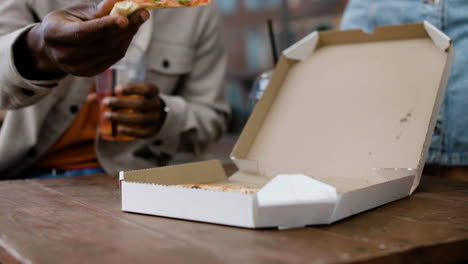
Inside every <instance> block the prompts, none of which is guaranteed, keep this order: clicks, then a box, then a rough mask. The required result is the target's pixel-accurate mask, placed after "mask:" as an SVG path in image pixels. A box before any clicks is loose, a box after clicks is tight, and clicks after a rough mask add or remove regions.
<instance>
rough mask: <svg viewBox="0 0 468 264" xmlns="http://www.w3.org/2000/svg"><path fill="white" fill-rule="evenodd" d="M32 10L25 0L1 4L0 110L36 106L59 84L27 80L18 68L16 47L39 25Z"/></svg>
mask: <svg viewBox="0 0 468 264" xmlns="http://www.w3.org/2000/svg"><path fill="white" fill-rule="evenodd" d="M31 10H32V8H31V7H30V5H29V3H28V2H27V1H25V0H2V1H0V62H1V63H0V83H1V86H0V109H17V108H21V107H25V106H28V105H31V104H34V103H36V102H38V101H39V100H41V99H42V98H43V97H44V96H46V95H47V94H48V93H49V92H50V87H54V86H57V84H58V80H48V81H35V80H27V79H25V78H23V77H22V76H21V74H19V72H18V70H17V67H16V65H15V60H14V56H13V49H14V43H15V42H16V41H17V39H18V38H19V37H21V36H22V35H23V34H25V33H26V32H27V31H28V30H29V29H30V28H31V27H32V26H34V23H35V22H37V21H35V18H34V15H33V12H31Z"/></svg>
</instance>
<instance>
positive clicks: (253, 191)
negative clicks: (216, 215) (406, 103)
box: [175, 184, 260, 194]
mask: <svg viewBox="0 0 468 264" xmlns="http://www.w3.org/2000/svg"><path fill="white" fill-rule="evenodd" d="M175 186H176V187H182V188H189V189H200V190H207V191H218V192H236V193H243V194H256V193H257V192H258V191H260V190H259V189H255V188H249V187H238V186H226V185H218V184H180V185H175Z"/></svg>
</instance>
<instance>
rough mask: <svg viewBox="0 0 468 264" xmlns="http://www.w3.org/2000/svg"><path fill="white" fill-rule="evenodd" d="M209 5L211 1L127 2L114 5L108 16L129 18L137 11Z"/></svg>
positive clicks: (161, 0) (165, 0) (141, 0)
mask: <svg viewBox="0 0 468 264" xmlns="http://www.w3.org/2000/svg"><path fill="white" fill-rule="evenodd" d="M210 3H211V0H187V1H178V0H159V1H157V2H156V1H152V0H146V1H145V0H127V1H120V2H117V3H115V5H114V8H112V11H111V13H110V14H111V15H123V16H129V15H131V14H133V13H134V12H135V11H137V10H139V9H156V8H174V7H194V6H200V5H207V4H210Z"/></svg>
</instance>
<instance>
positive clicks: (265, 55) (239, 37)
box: [204, 0, 347, 162]
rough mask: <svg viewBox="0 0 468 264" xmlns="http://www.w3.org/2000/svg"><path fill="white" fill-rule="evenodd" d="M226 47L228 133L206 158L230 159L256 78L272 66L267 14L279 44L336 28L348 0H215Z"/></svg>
mask: <svg viewBox="0 0 468 264" xmlns="http://www.w3.org/2000/svg"><path fill="white" fill-rule="evenodd" d="M217 3H218V6H219V8H220V10H221V13H222V15H223V22H224V25H223V26H224V38H225V43H226V49H227V51H228V53H229V59H230V60H229V68H228V74H227V83H226V87H225V88H226V93H227V95H228V98H229V101H230V104H231V107H232V119H231V121H230V124H229V132H228V134H227V135H226V136H225V137H224V138H223V139H222V140H221V141H220V142H219V143H218V144H217V145H216V146H213V148H211V149H210V151H209V153H207V154H206V156H205V157H204V158H217V159H221V160H222V161H225V162H227V161H229V154H230V152H231V150H232V148H233V146H234V144H235V142H236V140H237V138H238V136H239V134H240V132H241V131H242V128H243V127H244V125H245V122H246V121H247V119H248V117H249V115H250V113H251V111H252V104H251V100H249V96H250V94H251V91H252V85H253V83H254V81H255V79H256V78H257V77H258V76H259V75H260V74H261V73H262V72H264V71H266V70H269V69H272V68H273V67H274V63H273V59H272V53H271V48H270V39H269V34H268V27H267V20H268V19H272V20H273V25H274V31H275V39H276V42H277V45H278V50H279V52H281V51H282V50H283V49H285V48H287V47H289V46H290V45H291V44H293V43H294V42H296V41H298V40H299V39H301V38H302V37H304V36H306V35H308V34H309V33H311V32H312V31H314V30H330V29H338V27H339V24H340V21H341V15H342V13H343V11H344V8H345V6H346V3H347V0H235V1H233V0H217Z"/></svg>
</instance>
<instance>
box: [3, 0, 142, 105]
mask: <svg viewBox="0 0 468 264" xmlns="http://www.w3.org/2000/svg"><path fill="white" fill-rule="evenodd" d="M115 2H116V0H104V1H102V2H101V3H100V4H99V5H95V4H76V5H73V6H70V7H68V8H66V9H62V10H57V11H53V12H51V13H50V14H48V15H47V16H46V17H45V18H44V20H43V21H42V22H40V23H36V24H30V23H31V22H35V21H34V15H33V14H32V13H31V12H32V11H31V10H34V9H33V8H32V7H31V6H30V5H29V3H27V2H26V1H21V0H19V1H18V0H4V1H3V2H2V4H1V5H0V17H2V20H3V21H0V22H1V23H0V25H2V26H1V27H0V60H1V61H2V64H0V108H6V109H16V108H21V107H25V106H28V105H31V104H34V103H36V102H38V101H39V100H40V99H42V98H43V97H44V96H46V95H47V94H48V93H49V92H50V89H51V88H53V87H55V86H57V84H58V81H59V79H60V77H62V76H64V75H66V74H72V75H75V76H93V75H96V74H98V73H100V72H102V71H103V70H105V69H106V68H108V67H109V66H111V65H112V64H114V63H115V62H117V61H118V60H119V59H120V58H122V57H123V55H124V54H125V51H126V49H127V48H128V45H129V44H130V42H131V40H132V38H133V36H134V34H135V33H136V32H137V30H138V28H139V27H140V25H141V24H142V23H143V22H144V21H145V20H146V19H147V18H148V17H149V13H148V12H147V11H140V12H137V13H135V14H133V15H132V16H131V17H129V18H128V19H127V18H126V17H123V16H120V15H116V16H108V14H109V12H110V10H111V9H112V7H113V5H114V3H115ZM15 28H18V29H16V30H15Z"/></svg>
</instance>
